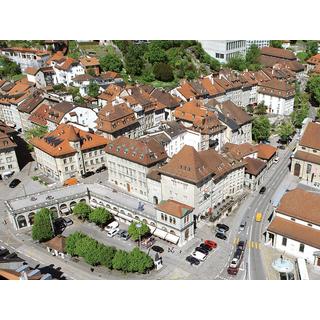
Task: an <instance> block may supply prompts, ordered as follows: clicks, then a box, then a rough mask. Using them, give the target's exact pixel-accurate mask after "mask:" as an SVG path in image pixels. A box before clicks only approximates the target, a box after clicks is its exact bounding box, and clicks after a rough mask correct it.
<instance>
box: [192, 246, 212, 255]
mask: <svg viewBox="0 0 320 320" xmlns="http://www.w3.org/2000/svg"><path fill="white" fill-rule="evenodd" d="M195 251H199V252H201V253H203V254H206V255H208V254H209V250H207V249H204V248H201V247H196V248H195Z"/></svg>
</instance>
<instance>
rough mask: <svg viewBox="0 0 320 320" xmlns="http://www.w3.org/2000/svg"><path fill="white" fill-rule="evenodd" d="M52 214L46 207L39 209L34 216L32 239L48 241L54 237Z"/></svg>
mask: <svg viewBox="0 0 320 320" xmlns="http://www.w3.org/2000/svg"><path fill="white" fill-rule="evenodd" d="M52 220H53V214H52V211H51V210H49V209H47V208H42V209H40V210H39V211H38V212H37V213H36V215H35V216H34V224H33V226H32V239H33V240H39V241H40V242H42V241H48V240H50V239H52V238H53V237H54V230H53V225H52Z"/></svg>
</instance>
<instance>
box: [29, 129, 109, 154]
mask: <svg viewBox="0 0 320 320" xmlns="http://www.w3.org/2000/svg"><path fill="white" fill-rule="evenodd" d="M76 141H79V142H80V149H81V151H86V150H90V149H94V148H103V147H105V146H106V145H107V144H108V142H109V140H108V139H106V138H104V137H102V136H99V135H97V134H93V133H89V132H86V131H83V130H80V129H78V128H76V127H74V126H72V125H70V124H60V125H59V126H58V127H57V128H56V129H55V130H54V131H52V132H50V133H48V134H46V135H44V136H43V137H42V138H38V137H37V138H33V139H32V140H31V144H32V145H33V146H34V147H35V148H38V149H40V150H42V151H43V152H45V153H47V154H49V155H51V156H52V157H61V156H64V155H68V154H74V153H76V150H75V149H74V148H73V147H72V146H71V144H70V142H76Z"/></svg>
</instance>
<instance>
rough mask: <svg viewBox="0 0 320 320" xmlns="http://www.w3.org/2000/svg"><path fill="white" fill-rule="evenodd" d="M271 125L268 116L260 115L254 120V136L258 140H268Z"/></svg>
mask: <svg viewBox="0 0 320 320" xmlns="http://www.w3.org/2000/svg"><path fill="white" fill-rule="evenodd" d="M270 131H271V125H270V122H269V119H268V118H267V117H266V116H258V117H255V118H254V119H253V122H252V138H253V140H254V141H256V142H260V141H261V140H267V139H268V138H269V136H270Z"/></svg>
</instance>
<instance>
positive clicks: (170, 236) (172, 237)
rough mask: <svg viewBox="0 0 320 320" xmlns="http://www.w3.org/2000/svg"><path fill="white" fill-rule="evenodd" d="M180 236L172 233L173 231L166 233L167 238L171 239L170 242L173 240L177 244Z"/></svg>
mask: <svg viewBox="0 0 320 320" xmlns="http://www.w3.org/2000/svg"><path fill="white" fill-rule="evenodd" d="M179 238H180V237H178V236H176V235H174V234H171V233H168V234H167V235H166V238H165V240H167V241H169V242H172V243H174V244H177V243H178V242H179Z"/></svg>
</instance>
